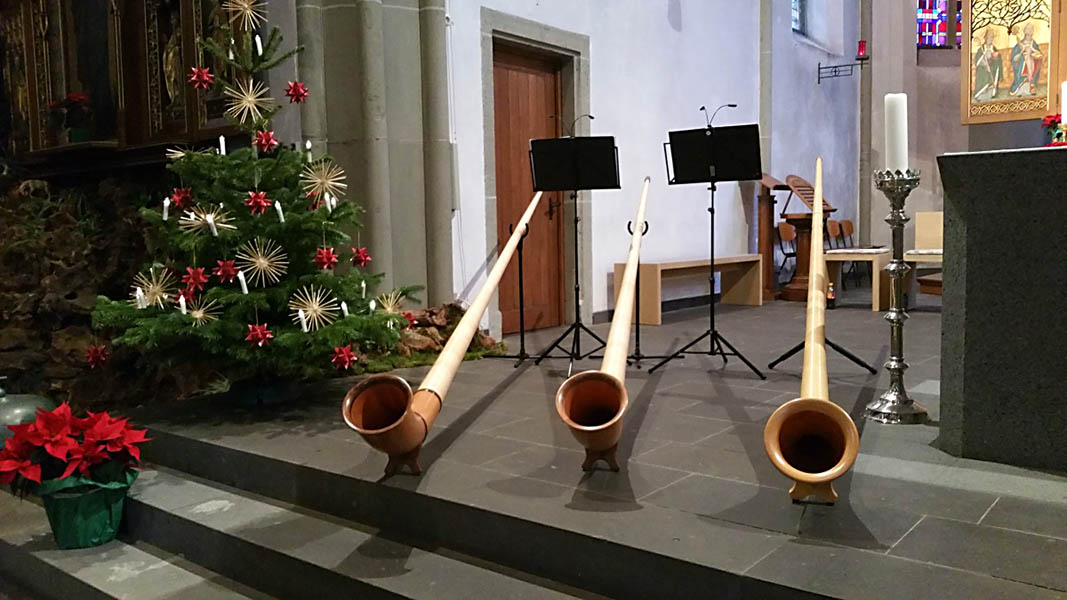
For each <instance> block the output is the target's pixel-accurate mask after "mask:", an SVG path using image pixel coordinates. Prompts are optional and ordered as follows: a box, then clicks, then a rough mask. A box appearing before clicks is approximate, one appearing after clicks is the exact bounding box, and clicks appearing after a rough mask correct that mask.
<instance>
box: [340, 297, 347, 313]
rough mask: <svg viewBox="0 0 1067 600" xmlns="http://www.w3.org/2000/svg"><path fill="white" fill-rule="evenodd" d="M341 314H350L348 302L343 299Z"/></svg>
mask: <svg viewBox="0 0 1067 600" xmlns="http://www.w3.org/2000/svg"><path fill="white" fill-rule="evenodd" d="M341 315H342V316H345V317H347V316H348V304H347V303H346V302H345V301H344V300H342V301H341Z"/></svg>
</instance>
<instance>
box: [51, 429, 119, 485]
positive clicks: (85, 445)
mask: <svg viewBox="0 0 1067 600" xmlns="http://www.w3.org/2000/svg"><path fill="white" fill-rule="evenodd" d="M108 460H111V456H110V455H109V454H108V453H107V448H106V447H105V446H104V445H103V444H101V443H99V442H95V441H92V440H89V439H86V440H85V441H83V442H82V443H81V444H79V445H77V446H75V447H74V448H72V449H71V451H70V456H69V457H68V458H67V468H66V469H64V470H63V474H62V475H60V476H59V479H66V478H67V477H70V476H71V475H73V474H74V472H75V471H77V472H78V474H79V475H81V476H82V477H89V476H90V475H91V473H90V472H89V469H91V468H92V467H93V466H95V465H98V464H101V463H104V462H107V461H108Z"/></svg>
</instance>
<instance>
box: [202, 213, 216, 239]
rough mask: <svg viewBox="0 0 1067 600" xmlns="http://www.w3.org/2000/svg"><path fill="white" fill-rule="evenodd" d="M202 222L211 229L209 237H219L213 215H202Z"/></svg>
mask: <svg viewBox="0 0 1067 600" xmlns="http://www.w3.org/2000/svg"><path fill="white" fill-rule="evenodd" d="M204 220H205V221H207V226H208V227H210V228H211V235H213V236H215V237H219V230H218V228H216V227H215V215H214V214H212V213H207V214H206V215H204Z"/></svg>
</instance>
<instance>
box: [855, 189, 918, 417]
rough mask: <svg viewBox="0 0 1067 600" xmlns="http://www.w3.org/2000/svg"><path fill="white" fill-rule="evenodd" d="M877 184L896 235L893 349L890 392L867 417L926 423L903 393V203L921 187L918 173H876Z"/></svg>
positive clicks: (891, 283) (905, 317)
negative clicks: (888, 209)
mask: <svg viewBox="0 0 1067 600" xmlns="http://www.w3.org/2000/svg"><path fill="white" fill-rule="evenodd" d="M874 183H875V185H876V186H877V187H878V189H879V190H881V191H882V193H883V194H885V197H886V198H888V199H889V208H890V211H889V216H888V217H886V218H885V222H886V223H889V229H890V230H891V231H892V232H893V260H892V261H890V263H889V266H888V267H886V270H888V271H889V277H890V279H889V312H888V313H886V315H885V320H886V321H889V343H890V346H889V360H887V361H885V365H884V366H885V369H886V370H887V371H889V389H888V390H886V391H885V393H883V394H882V395H881V396H879V397H878V399H877V400H872V401H871V402H870V403H869V404H867V408H866V410H865V411H864V414H865V416H866V417H867V418H868V419H871V420H872V421H878V422H881V423H907V424H915V423H925V422H926V418H927V416H926V408H924V407H923V406H922V405H921V404H919V403H917V402H915V401H914V400H912V399H911V398H909V397H908V392H907V391H906V390H905V389H904V371H905V370H906V369H907V368H908V363H906V362H904V321H906V320H908V313H907V312H906V311H905V310H904V282H905V281H906V277H907V275H908V271H910V270H911V267H909V266H908V263H906V262H904V224H905V223H907V222H908V220H909V219H908V216H907V215H906V214H904V201H905V200H907V198H908V194H910V193H911V191H912V190H913V189H915V188H916V187H917V186H918V185H919V171H918V169H914V170H913V169H908V170H907V171H905V172H903V173H902V172H900V171H888V170H886V171H875V172H874Z"/></svg>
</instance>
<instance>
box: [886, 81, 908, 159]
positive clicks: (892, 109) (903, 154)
mask: <svg viewBox="0 0 1067 600" xmlns="http://www.w3.org/2000/svg"><path fill="white" fill-rule="evenodd" d="M885 168H886V169H888V170H890V171H900V172H904V171H907V170H908V95H907V94H886V95H885Z"/></svg>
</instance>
